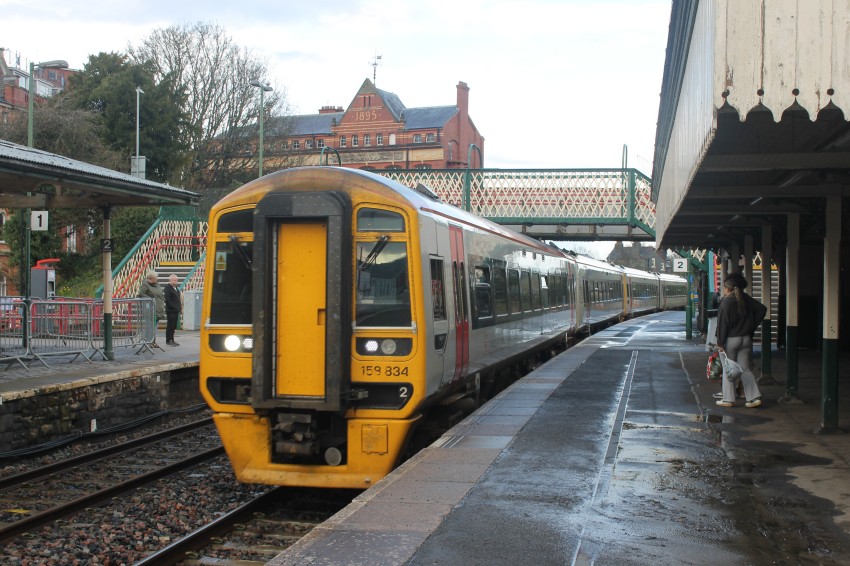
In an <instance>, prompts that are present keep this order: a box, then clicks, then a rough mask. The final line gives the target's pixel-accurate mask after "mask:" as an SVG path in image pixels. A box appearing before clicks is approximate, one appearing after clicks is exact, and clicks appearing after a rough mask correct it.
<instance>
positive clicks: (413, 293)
mask: <svg viewBox="0 0 850 566" xmlns="http://www.w3.org/2000/svg"><path fill="white" fill-rule="evenodd" d="M205 269H206V272H205V281H204V289H205V292H204V294H203V303H202V321H203V323H202V325H201V326H202V328H201V349H200V388H201V393H202V395H203V397H204V399H205V401H206V402H207V404H208V405H209V407H210V408H211V410H212V412H213V419H214V421H215V424H216V426H217V429H218V432H219V435H220V436H221V439H222V443H223V445H224V448H225V450H226V453H227V456H228V458H229V459H230V462H231V464H232V466H233V470H234V473H235V475H236V477H237V479H238V480H239V481H241V482H245V483H261V484H273V485H289V486H304V487H329V488H355V489H365V488H368V487H369V486H370V485H372V484H374V483H375V482H377V481H378V480H380V479H381V478H382V477H384V476H385V475H387V474H388V473H390V472H391V471H392V470H393V469H394V468H395V467H396V466H397V465H398V464H399V463H400V461H401V460H402V458H403V457H404V456H405V455H406V454H409V453H410V449H411V446H412V444H414V443H415V441H414V439H415V438H417V435H418V434H420V433H421V432H422V431H426V430H428V429H429V428H434V427H432V426H431V425H430V424H428V423H432V422H434V420H433V419H432V418H431V417H432V416H434V415H439V416H440V419H441V421H440V422H443V423H447V424H446V425H445V426H450V424H451V423H452V422H457V421H458V420H459V419H460V418H462V417H463V416H464V415H467V414H468V413H469V412H471V411H472V410H473V409H474V408H475V407H477V406H478V405H479V404H480V403H481V402H483V401H484V400H485V399H487V398H489V397H490V396H491V395H494V394H495V393H496V392H498V390H499V389H501V388H502V387H504V386H505V385H506V384H509V383H510V382H511V381H512V380H515V379H516V378H517V377H518V376H519V375H521V370H523V369H527V368H528V367H529V365H531V364H534V363H537V360H539V359H541V357H542V356H545V355H551V354H552V353H555V352H557V351H558V350H559V349H563V348H564V347H565V346H566V343H567V342H568V341H571V340H574V339H576V338H577V337H580V336H581V335H582V334H586V333H588V332H591V331H594V330H595V329H597V328H599V327H601V326H604V325H608V324H612V323H614V322H617V321H620V320H623V319H626V318H629V317H632V316H638V315H641V314H646V313H648V312H654V311H658V310H663V309H679V308H683V307H684V306H685V303H686V300H687V282H686V281H685V279H683V278H681V277H677V276H672V275H665V274H656V273H648V272H643V271H639V270H635V269H629V268H624V267H620V266H615V265H612V264H610V263H607V262H603V261H598V260H594V259H591V258H588V257H584V256H581V255H577V254H574V253H572V252H568V251H564V250H561V249H559V248H557V247H555V246H553V245H550V244H547V243H545V242H541V241H538V240H536V239H534V238H530V237H527V236H525V235H522V234H518V233H515V232H513V231H511V230H508V229H506V228H505V227H503V226H500V225H498V224H495V223H493V222H490V221H488V220H485V219H482V218H479V217H477V216H475V215H473V214H471V213H469V212H466V211H464V210H461V209H459V208H458V207H456V206H453V205H451V204H448V203H445V202H443V201H441V200H440V199H439V198H438V197H437V195H435V194H434V193H433V192H432V191H431V190H430V189H428V188H427V187H425V186H423V185H421V184H420V185H419V186H418V187H416V188H415V189H413V188H408V187H405V186H403V185H401V184H398V183H396V182H394V181H392V180H390V179H387V178H385V177H382V176H380V175H377V174H374V173H371V172H368V171H363V170H357V169H350V168H341V167H327V166H325V167H300V168H292V169H287V170H283V171H279V172H276V173H272V174H270V175H267V176H264V177H262V178H260V179H257V180H254V181H251V182H249V183H247V184H245V185H243V186H242V187H240V188H238V189H236V190H235V191H234V192H232V193H230V194H229V195H227V196H225V197H224V198H223V199H221V200H220V201H219V202H218V203H216V204H215V205H214V207H213V208H212V209H211V211H210V220H209V231H208V242H207V256H206V264H205ZM426 417H427V418H426ZM437 428H439V427H437ZM423 436H425V435H423Z"/></svg>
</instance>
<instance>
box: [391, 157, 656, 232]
mask: <svg viewBox="0 0 850 566" xmlns="http://www.w3.org/2000/svg"><path fill="white" fill-rule="evenodd" d="M375 172H376V173H380V174H381V175H384V176H386V177H388V178H391V179H393V180H394V181H397V182H399V183H401V184H403V185H405V186H408V187H411V188H415V187H416V186H417V185H418V184H419V183H421V184H423V185H425V186H426V187H428V188H429V189H430V190H431V191H433V192H434V193H436V194H437V195H438V196H439V197H440V199H442V200H443V201H445V202H449V203H451V204H454V205H456V206H458V207H460V208H463V209H464V210H468V211H471V212H473V213H474V214H477V215H478V216H482V217H484V218H487V219H489V220H492V221H493V222H497V223H499V224H503V225H505V226H508V227H511V228H513V229H515V230H517V231H519V232H523V233H525V234H527V235H529V236H533V237H536V238H540V239H550V240H627V241H654V240H655V230H654V226H655V204H654V203H653V202H652V201H651V200H650V194H651V189H652V187H651V185H652V182H651V180H650V178H649V177H647V176H646V175H644V174H643V173H641V172H640V171H638V170H637V169H546V170H543V169H417V170H410V169H405V170H384V171H375Z"/></svg>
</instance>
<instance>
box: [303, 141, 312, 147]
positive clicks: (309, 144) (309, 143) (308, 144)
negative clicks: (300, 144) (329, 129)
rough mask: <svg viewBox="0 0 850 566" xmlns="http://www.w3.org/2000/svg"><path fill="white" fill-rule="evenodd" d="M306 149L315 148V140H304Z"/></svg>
mask: <svg viewBox="0 0 850 566" xmlns="http://www.w3.org/2000/svg"><path fill="white" fill-rule="evenodd" d="M304 149H313V140H304Z"/></svg>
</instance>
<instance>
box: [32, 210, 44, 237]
mask: <svg viewBox="0 0 850 566" xmlns="http://www.w3.org/2000/svg"><path fill="white" fill-rule="evenodd" d="M30 230H32V231H33V232H47V211H46V210H33V211H31V212H30Z"/></svg>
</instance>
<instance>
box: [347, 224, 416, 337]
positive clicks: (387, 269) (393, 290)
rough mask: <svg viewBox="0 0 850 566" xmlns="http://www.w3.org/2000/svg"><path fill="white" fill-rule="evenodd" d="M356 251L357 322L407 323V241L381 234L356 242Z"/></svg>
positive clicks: (408, 312)
mask: <svg viewBox="0 0 850 566" xmlns="http://www.w3.org/2000/svg"><path fill="white" fill-rule="evenodd" d="M356 254H357V255H356V257H357V271H356V274H357V282H356V283H357V295H356V306H355V312H354V315H355V320H356V324H357V326H390V327H403V328H408V327H410V324H411V315H410V285H409V282H408V270H407V244H406V243H405V242H390V241H388V237H387V236H381V238H379V239H378V241H376V242H375V241H371V242H358V243H357V250H356Z"/></svg>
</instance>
